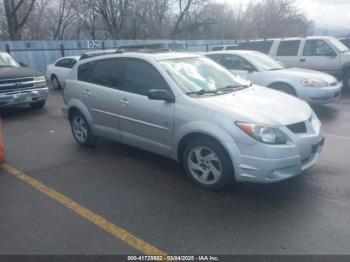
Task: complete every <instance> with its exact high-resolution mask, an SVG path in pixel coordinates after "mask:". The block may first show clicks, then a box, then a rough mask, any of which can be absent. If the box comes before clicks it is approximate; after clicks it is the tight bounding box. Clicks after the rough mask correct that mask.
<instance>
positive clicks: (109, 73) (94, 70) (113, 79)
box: [78, 59, 124, 88]
mask: <svg viewBox="0 0 350 262" xmlns="http://www.w3.org/2000/svg"><path fill="white" fill-rule="evenodd" d="M123 67H124V61H123V60H122V59H105V60H99V61H94V62H89V63H85V64H82V65H80V66H79V68H78V80H79V81H85V82H89V83H93V84H97V85H102V86H107V87H112V88H120V87H121V79H122V74H123Z"/></svg>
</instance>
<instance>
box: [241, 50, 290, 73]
mask: <svg viewBox="0 0 350 262" xmlns="http://www.w3.org/2000/svg"><path fill="white" fill-rule="evenodd" d="M246 56H247V57H248V58H250V60H251V61H252V62H253V63H254V64H255V65H257V66H258V67H260V68H262V69H263V70H267V71H273V70H282V69H285V68H286V67H285V66H284V65H283V64H282V63H280V62H278V61H276V60H274V59H273V58H271V57H270V56H268V55H265V54H262V53H247V54H246Z"/></svg>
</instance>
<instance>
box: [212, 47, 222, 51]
mask: <svg viewBox="0 0 350 262" xmlns="http://www.w3.org/2000/svg"><path fill="white" fill-rule="evenodd" d="M221 50H224V46H214V47H213V49H212V51H221Z"/></svg>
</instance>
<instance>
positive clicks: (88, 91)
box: [83, 90, 92, 96]
mask: <svg viewBox="0 0 350 262" xmlns="http://www.w3.org/2000/svg"><path fill="white" fill-rule="evenodd" d="M83 94H84V95H86V96H91V95H92V93H91V91H90V90H85V91H84V92H83Z"/></svg>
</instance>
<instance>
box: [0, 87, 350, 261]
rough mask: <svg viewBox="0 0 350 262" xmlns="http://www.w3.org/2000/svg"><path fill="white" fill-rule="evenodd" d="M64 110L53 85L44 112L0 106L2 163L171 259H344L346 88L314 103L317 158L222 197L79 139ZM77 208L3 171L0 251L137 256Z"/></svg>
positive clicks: (119, 148)
mask: <svg viewBox="0 0 350 262" xmlns="http://www.w3.org/2000/svg"><path fill="white" fill-rule="evenodd" d="M62 105H63V100H62V95H61V93H60V92H59V91H53V92H51V94H50V98H49V100H48V103H47V105H46V107H45V108H44V109H42V110H32V109H30V108H28V107H20V108H16V109H7V110H2V112H1V114H2V117H3V120H4V127H3V134H4V138H5V145H6V159H7V163H8V164H9V165H11V166H13V167H15V168H16V169H18V170H20V171H23V172H24V173H25V174H26V175H28V176H29V177H30V178H32V179H33V180H35V181H39V182H41V183H42V184H44V185H45V186H47V187H49V188H50V189H52V190H55V192H59V193H60V194H62V195H63V196H66V197H68V198H70V199H71V200H73V201H75V202H76V203H78V204H79V205H81V206H82V207H84V208H86V209H88V210H90V211H92V212H94V214H97V215H99V216H101V217H102V218H104V219H106V220H107V221H109V222H111V223H113V224H114V225H116V226H117V227H119V228H121V229H124V230H125V231H126V232H127V233H128V234H132V235H134V236H136V237H137V238H139V239H141V240H143V241H145V242H147V243H149V244H150V245H152V246H154V247H156V248H157V249H159V250H161V251H163V252H165V253H167V254H177V255H179V254H184V255H185V254H313V255H314V254H318V255H319V254H350V158H349V155H350V92H348V93H345V94H344V95H343V98H342V99H341V100H340V101H338V102H337V103H334V104H330V105H325V106H319V107H315V108H314V109H315V112H316V113H317V115H318V116H319V118H320V119H321V121H322V123H323V126H324V129H325V132H326V134H327V137H326V144H325V148H324V151H323V154H322V157H321V159H320V161H319V162H318V163H317V165H315V166H314V167H312V168H311V169H309V170H308V171H306V172H304V173H303V174H302V175H300V176H298V177H296V178H293V179H291V180H288V181H285V182H282V183H277V184H271V185H260V184H238V185H235V186H233V187H232V188H231V189H230V190H229V191H226V192H219V193H218V192H208V191H205V190H202V189H199V188H197V187H195V186H194V185H193V184H191V183H190V182H189V181H188V180H187V178H186V177H185V175H184V172H183V170H182V168H181V166H179V165H178V164H177V163H176V162H174V161H172V160H169V159H166V158H163V157H161V156H158V155H154V154H152V153H148V152H145V151H142V150H139V149H135V148H131V147H128V146H125V145H121V144H118V143H115V142H111V141H108V140H105V139H101V140H99V142H98V144H97V146H96V147H94V148H89V149H87V148H83V147H80V146H78V145H77V144H76V142H75V141H74V139H73V137H72V135H71V131H70V127H69V123H68V122H66V121H65V120H64V119H63V116H62V110H61V108H62ZM78 213H79V212H78ZM78 213H77V212H76V211H75V210H74V209H73V210H72V209H69V208H67V206H65V205H62V203H59V202H58V201H57V200H55V199H54V198H53V197H50V196H48V195H46V194H44V193H43V192H40V190H38V187H35V186H31V185H29V184H28V183H25V182H23V181H22V180H21V179H18V177H16V176H14V175H13V174H10V172H8V171H6V170H4V169H0V254H141V253H142V252H140V250H137V249H135V248H133V247H132V246H130V244H128V243H127V242H126V241H125V240H123V239H120V238H118V237H115V236H113V235H112V234H110V232H108V230H104V229H103V228H101V227H99V226H97V225H96V224H94V223H93V222H91V221H89V220H88V219H86V217H83V216H82V215H81V214H80V215H79V214H78ZM96 223H97V224H98V223H99V222H98V221H97V222H96Z"/></svg>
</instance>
